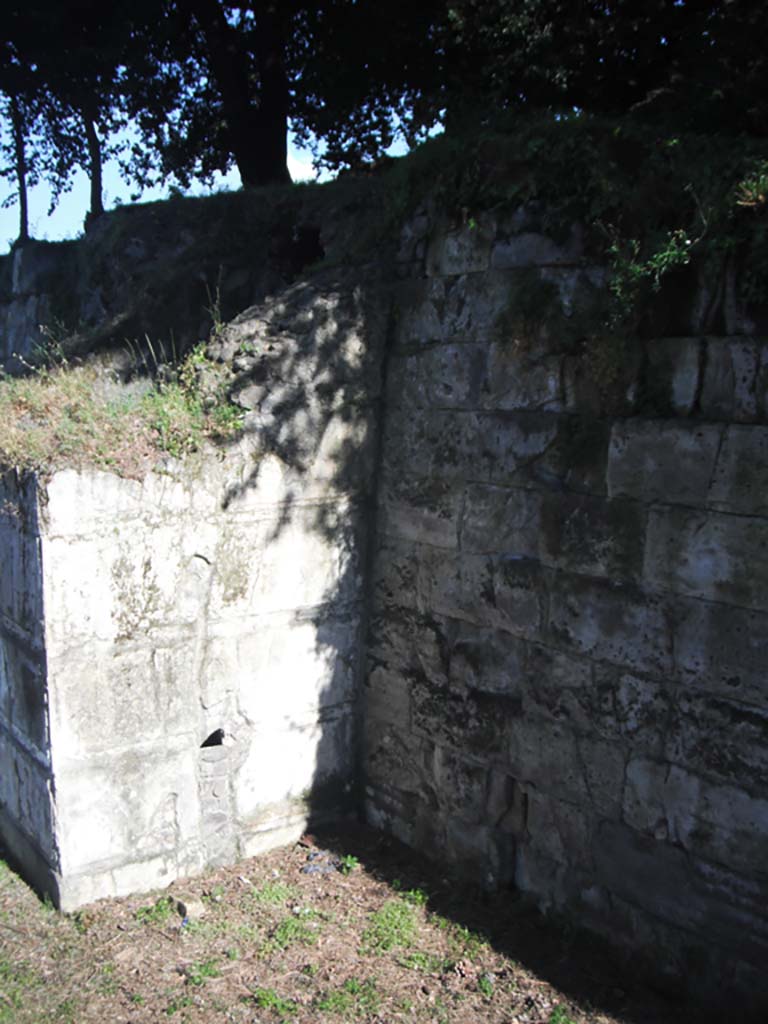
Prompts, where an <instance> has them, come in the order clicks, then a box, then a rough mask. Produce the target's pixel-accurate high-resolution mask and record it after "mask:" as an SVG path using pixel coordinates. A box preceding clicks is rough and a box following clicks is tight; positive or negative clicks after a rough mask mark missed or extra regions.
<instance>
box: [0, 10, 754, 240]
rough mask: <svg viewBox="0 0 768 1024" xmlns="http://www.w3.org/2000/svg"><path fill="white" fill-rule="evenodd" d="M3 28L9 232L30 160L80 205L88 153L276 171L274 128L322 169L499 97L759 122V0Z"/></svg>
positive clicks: (373, 156)
mask: <svg viewBox="0 0 768 1024" xmlns="http://www.w3.org/2000/svg"><path fill="white" fill-rule="evenodd" d="M4 27H5V40H4V41H3V42H0V93H1V94H2V96H1V97H0V114H1V115H2V117H3V120H4V123H5V125H6V129H7V130H6V133H5V139H6V143H5V145H4V147H3V150H2V153H1V154H0V155H1V156H2V161H3V165H2V167H0V173H2V174H4V175H5V176H6V177H7V178H8V179H9V180H10V181H12V182H13V183H14V193H15V195H16V197H17V198H18V202H19V206H20V238H21V239H22V240H23V239H24V238H25V237H26V235H27V233H28V229H27V226H26V213H25V210H26V188H27V186H28V185H29V184H30V183H33V182H34V181H35V180H38V179H39V178H46V179H47V180H48V181H49V182H51V183H52V185H53V191H54V197H58V196H59V195H60V194H61V192H62V191H65V190H66V188H67V187H68V185H69V182H70V181H71V175H72V173H73V171H74V170H75V169H76V168H78V167H82V168H84V169H85V170H86V171H87V173H88V174H89V177H90V180H91V208H90V216H91V217H97V216H98V215H99V214H100V213H101V212H102V209H103V206H102V198H101V191H102V188H101V167H102V163H103V160H104V158H105V156H107V155H117V156H118V158H119V159H120V161H121V167H122V169H123V173H124V175H125V176H126V178H127V179H128V180H129V181H131V182H133V183H135V185H136V187H137V189H140V188H141V187H142V186H144V185H147V184H149V183H152V182H155V181H158V180H164V181H167V180H169V179H170V180H176V181H177V182H179V183H180V184H181V185H182V186H188V185H189V184H190V183H191V182H192V181H193V180H202V181H206V180H210V178H211V176H212V175H213V173H214V172H216V171H224V170H227V169H228V168H229V167H231V166H233V165H236V166H237V168H238V170H239V172H240V176H241V179H242V181H243V184H244V186H246V187H248V186H256V185H264V184H273V183H282V182H288V181H290V176H289V173H288V169H287V162H286V157H287V132H288V130H289V127H290V128H291V129H292V130H293V131H294V132H295V133H296V135H297V137H298V138H299V140H301V141H303V142H305V143H307V144H309V145H311V146H313V147H314V149H315V153H316V158H317V160H318V161H319V162H321V163H323V164H325V165H326V166H328V167H330V168H331V169H339V168H343V167H360V166H365V165H366V164H370V163H373V162H375V161H376V160H377V159H378V158H379V157H380V156H381V154H382V153H383V152H384V151H385V150H386V149H387V148H388V147H389V145H390V144H391V143H392V141H393V139H394V138H395V136H396V135H400V136H401V137H403V138H404V139H405V140H406V141H407V142H408V143H409V144H414V143H416V142H418V141H419V140H420V139H422V138H423V137H424V136H425V134H426V133H427V132H428V131H429V130H430V129H431V128H433V127H434V126H435V125H436V124H440V123H441V124H444V125H445V127H446V129H447V130H448V131H449V132H450V131H454V130H455V131H458V130H460V128H461V125H462V124H464V123H465V122H467V121H468V120H469V121H470V122H471V123H473V124H476V123H478V122H482V121H483V120H485V119H487V118H489V117H490V116H492V115H493V113H494V112H496V111H498V110H506V111H512V112H514V111H515V110H518V109H519V110H544V111H551V112H553V113H558V112H563V111H572V110H574V109H578V110H581V111H585V112H594V113H601V114H611V115H614V116H619V117H627V118H637V119H645V120H654V121H658V122H659V123H664V124H667V125H669V126H673V127H677V128H681V129H684V128H689V129H693V130H696V131H703V132H713V131H714V132H730V133H734V132H736V133H749V134H753V135H758V136H765V135H766V134H768V88H766V86H768V56H766V54H765V50H764V46H763V38H764V35H765V29H766V28H768V9H766V8H764V7H762V6H761V5H756V4H753V3H751V2H748V0H720V2H718V3H714V2H712V0H710V2H705V0H644V2H643V3H640V2H639V0H577V2H575V3H573V2H570V0H568V2H566V0H514V2H513V0H424V2H422V3H418V4H415V3H413V2H407V0H391V2H390V3H387V4H382V3H381V2H380V0H319V2H317V3H314V4H304V3H301V2H299V0H281V2H277V0H133V2H132V3H131V4H126V5H123V7H122V8H119V7H118V8H115V7H109V8H107V7H105V6H104V5H103V4H97V3H95V2H93V0H56V2H54V0H27V2H25V3H23V4H22V3H21V2H19V0H10V2H9V5H8V6H7V7H6V10H5V14H4ZM126 128H128V129H129V133H128V134H127V135H126V133H125V131H122V134H121V130H124V129H126ZM126 140H128V141H126Z"/></svg>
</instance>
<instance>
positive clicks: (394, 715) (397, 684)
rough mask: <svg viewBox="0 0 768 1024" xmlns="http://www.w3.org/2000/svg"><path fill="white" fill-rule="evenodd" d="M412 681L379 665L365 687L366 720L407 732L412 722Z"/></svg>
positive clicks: (373, 670) (370, 674) (369, 676)
mask: <svg viewBox="0 0 768 1024" xmlns="http://www.w3.org/2000/svg"><path fill="white" fill-rule="evenodd" d="M410 691H411V680H410V679H408V678H407V677H406V676H404V675H403V674H402V673H401V672H397V671H395V670H393V669H389V668H384V667H383V666H381V665H377V666H376V667H375V668H374V669H372V671H371V672H370V673H369V674H368V678H367V679H366V685H365V693H364V701H365V711H364V714H365V718H366V720H368V721H370V722H387V723H389V724H391V725H394V726H396V727H397V728H398V729H399V730H401V731H405V732H407V731H408V730H409V729H410V722H411V695H410Z"/></svg>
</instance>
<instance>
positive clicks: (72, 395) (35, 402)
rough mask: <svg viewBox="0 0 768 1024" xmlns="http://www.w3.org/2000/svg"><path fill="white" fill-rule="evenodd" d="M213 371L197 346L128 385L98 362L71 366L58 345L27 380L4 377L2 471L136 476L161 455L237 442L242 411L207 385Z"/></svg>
mask: <svg viewBox="0 0 768 1024" xmlns="http://www.w3.org/2000/svg"><path fill="white" fill-rule="evenodd" d="M142 358H144V357H142ZM208 367H209V364H208V360H207V357H206V354H205V346H204V345H200V346H197V347H196V348H195V349H193V350H192V352H190V353H189V354H188V355H187V356H186V358H185V359H183V360H182V361H181V362H180V363H179V364H177V366H176V367H175V368H174V367H173V366H172V365H169V364H160V363H159V364H158V365H157V366H156V367H155V368H154V369H155V371H156V373H155V375H154V377H150V376H143V377H140V376H137V377H136V379H135V380H134V381H133V382H131V383H129V384H125V383H124V382H121V381H120V380H118V378H117V377H116V376H115V374H114V373H113V372H111V371H110V370H107V369H105V368H104V367H103V366H99V365H98V364H96V363H93V362H91V363H87V364H72V363H70V362H69V361H68V360H67V359H66V358H65V357H64V356H62V355H61V354H59V353H57V350H56V349H55V346H53V347H52V348H51V349H50V350H49V352H48V356H47V359H45V360H44V361H43V362H42V365H40V366H38V367H36V368H35V369H34V370H33V371H32V372H31V373H30V374H28V375H27V376H24V377H4V376H0V420H2V423H3V427H4V429H3V434H2V437H0V465H5V466H14V467H18V468H20V469H36V470H46V471H51V470H55V469H57V468H60V467H62V466H65V465H67V466H72V465H75V466H86V465H87V466H95V467H97V468H101V469H109V470H112V471H114V472H117V473H119V474H120V475H122V476H133V477H139V476H141V475H142V474H143V473H144V472H146V471H147V470H148V469H150V468H151V467H152V466H153V465H154V464H155V463H156V462H157V461H158V459H159V458H161V457H162V456H171V457H174V458H179V457H181V456H183V455H186V454H188V453H190V452H193V451H196V450H197V449H199V448H200V447H201V445H202V444H203V443H204V442H205V441H206V440H207V439H212V440H223V439H227V438H232V437H235V436H236V435H237V434H238V432H239V430H240V428H241V425H242V410H241V409H239V408H238V407H236V406H234V405H232V404H231V403H230V402H229V400H228V399H227V397H226V395H225V394H224V393H223V392H222V391H221V390H219V391H216V389H212V388H211V387H210V379H206V370H207V369H208ZM138 369H140V367H138V366H137V370H138Z"/></svg>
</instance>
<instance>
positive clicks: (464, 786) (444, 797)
mask: <svg viewBox="0 0 768 1024" xmlns="http://www.w3.org/2000/svg"><path fill="white" fill-rule="evenodd" d="M487 776H488V773H487V771H486V769H485V768H483V767H482V766H480V765H477V764H473V763H471V762H469V761H465V760H464V759H463V758H462V757H461V756H457V755H456V754H455V753H453V752H451V751H449V750H446V749H445V748H444V747H441V746H439V745H438V746H436V747H435V748H434V751H433V753H432V756H431V758H429V761H428V778H429V781H430V784H431V785H432V786H433V788H434V791H435V795H436V798H437V803H438V806H439V808H440V813H441V814H442V815H443V816H444V818H445V820H446V822H447V823H448V831H449V833H450V831H451V828H450V826H451V823H452V822H453V823H454V824H458V822H456V819H457V818H458V819H459V820H460V821H461V822H462V823H463V824H464V825H466V824H472V825H483V824H485V821H484V817H485V804H486V790H487V785H488V778H487ZM459 827H460V828H461V825H459Z"/></svg>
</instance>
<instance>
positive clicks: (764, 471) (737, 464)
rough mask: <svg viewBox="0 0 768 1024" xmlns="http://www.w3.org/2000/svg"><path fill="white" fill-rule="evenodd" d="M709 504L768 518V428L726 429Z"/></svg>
mask: <svg viewBox="0 0 768 1024" xmlns="http://www.w3.org/2000/svg"><path fill="white" fill-rule="evenodd" d="M707 503H708V504H709V505H710V506H712V507H714V508H717V509H719V510H721V511H723V512H735V513H738V514H740V515H751V516H765V515H768V428H766V427H746V426H735V425H731V426H729V427H727V428H726V430H725V433H724V435H723V444H722V447H721V449H720V452H719V455H718V458H717V464H716V465H715V471H714V474H713V477H712V482H711V485H710V488H709V496H708V502H707Z"/></svg>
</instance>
